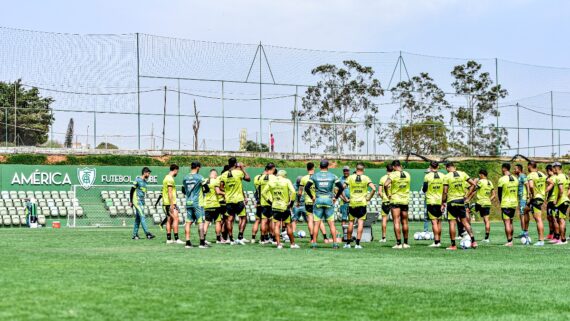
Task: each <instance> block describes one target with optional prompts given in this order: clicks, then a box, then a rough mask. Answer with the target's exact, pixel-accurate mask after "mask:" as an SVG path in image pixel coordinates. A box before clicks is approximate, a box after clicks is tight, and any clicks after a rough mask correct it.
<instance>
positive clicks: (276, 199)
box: [262, 170, 299, 249]
mask: <svg viewBox="0 0 570 321" xmlns="http://www.w3.org/2000/svg"><path fill="white" fill-rule="evenodd" d="M262 193H263V194H264V196H265V198H266V199H267V200H268V202H269V203H270V204H271V211H272V212H273V215H272V220H273V235H274V236H275V240H276V241H277V248H278V249H282V248H283V244H281V227H282V226H284V227H285V228H286V229H287V235H289V242H290V244H291V248H292V249H298V248H299V245H297V244H295V236H294V235H293V227H292V226H291V224H290V223H291V207H292V206H293V203H294V201H295V188H294V187H293V184H292V183H291V181H290V180H288V179H287V172H286V171H284V170H280V171H278V172H277V177H275V178H274V179H271V180H269V181H268V182H267V184H266V185H265V186H264V187H263V191H262Z"/></svg>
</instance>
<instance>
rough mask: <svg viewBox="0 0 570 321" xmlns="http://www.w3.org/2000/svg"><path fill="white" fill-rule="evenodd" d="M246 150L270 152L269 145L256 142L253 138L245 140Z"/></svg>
mask: <svg viewBox="0 0 570 321" xmlns="http://www.w3.org/2000/svg"><path fill="white" fill-rule="evenodd" d="M245 150H246V151H247V152H268V151H269V147H267V145H265V144H263V143H259V144H258V143H256V142H254V141H252V140H248V141H247V142H245Z"/></svg>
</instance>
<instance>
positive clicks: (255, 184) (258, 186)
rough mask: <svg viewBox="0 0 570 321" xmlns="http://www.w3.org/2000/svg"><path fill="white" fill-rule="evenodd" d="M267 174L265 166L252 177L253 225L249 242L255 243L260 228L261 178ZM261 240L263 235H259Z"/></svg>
mask: <svg viewBox="0 0 570 321" xmlns="http://www.w3.org/2000/svg"><path fill="white" fill-rule="evenodd" d="M265 175H267V168H265V169H264V170H263V173H261V174H257V175H255V176H254V177H253V187H254V188H255V192H254V197H255V222H253V226H252V227H251V243H255V238H256V237H257V232H258V231H259V230H260V224H261V212H262V207H261V180H262V178H263V177H264V176H265ZM261 240H263V235H262V236H261Z"/></svg>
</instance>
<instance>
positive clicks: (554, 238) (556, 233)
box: [546, 164, 560, 243]
mask: <svg viewBox="0 0 570 321" xmlns="http://www.w3.org/2000/svg"><path fill="white" fill-rule="evenodd" d="M546 175H548V178H547V179H546V180H547V187H546V195H548V203H547V204H546V218H547V220H548V230H549V233H548V236H546V239H548V240H550V243H556V242H558V241H560V230H559V226H558V219H557V218H556V217H557V216H558V214H557V213H556V212H557V210H556V201H557V200H558V188H554V187H557V186H558V184H557V183H556V181H557V176H556V175H555V174H554V170H553V168H552V165H551V164H548V165H546Z"/></svg>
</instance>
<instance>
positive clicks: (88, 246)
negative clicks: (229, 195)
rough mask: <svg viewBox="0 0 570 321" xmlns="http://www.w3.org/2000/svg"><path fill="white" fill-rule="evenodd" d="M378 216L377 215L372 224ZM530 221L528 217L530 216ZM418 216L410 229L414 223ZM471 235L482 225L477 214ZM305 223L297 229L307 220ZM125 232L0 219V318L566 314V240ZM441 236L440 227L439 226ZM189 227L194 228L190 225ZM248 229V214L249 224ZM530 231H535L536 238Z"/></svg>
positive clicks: (497, 227) (496, 228) (497, 233)
mask: <svg viewBox="0 0 570 321" xmlns="http://www.w3.org/2000/svg"><path fill="white" fill-rule="evenodd" d="M378 227H379V226H378V225H376V226H375V230H376V231H378V230H379V228H378ZM533 227H534V225H533ZM420 229H421V227H420V225H419V224H413V225H412V231H419V230H420ZM475 229H476V230H477V235H478V238H479V239H480V238H481V235H482V233H483V226H482V225H479V224H476V225H475ZM305 230H306V229H305ZM156 232H157V234H158V236H159V237H158V238H157V239H156V240H153V241H146V240H140V241H131V240H130V236H129V234H130V230H127V229H77V230H69V229H61V230H54V229H42V230H29V229H3V230H0V249H1V251H0V253H1V256H0V257H1V260H0V261H1V263H0V289H2V291H1V293H2V294H1V296H2V299H1V300H0V320H181V319H185V320H301V319H313V320H314V319H317V320H349V319H351V320H521V319H522V320H554V319H567V318H568V316H569V315H570V314H569V313H570V302H569V300H568V299H567V298H566V292H567V291H568V284H570V276H568V274H567V273H566V267H567V265H568V263H570V259H568V255H569V254H570V247H564V246H562V247H554V246H546V247H544V248H534V247H524V246H522V245H520V244H519V243H518V242H517V243H516V245H515V247H514V248H504V247H502V246H501V245H502V244H503V242H504V234H503V232H502V224H499V223H497V224H493V233H492V237H491V239H492V243H491V244H489V245H486V244H481V246H480V248H479V249H477V250H465V251H462V250H460V251H457V252H449V251H445V250H444V249H443V248H440V249H431V248H427V245H428V244H429V243H430V242H428V241H422V242H414V241H412V242H411V243H412V248H411V249H409V250H404V251H402V250H392V249H391V248H390V247H391V246H392V244H393V242H392V241H391V240H393V234H392V233H391V229H389V234H388V236H389V240H390V242H389V243H387V244H386V245H380V244H379V243H371V244H364V246H365V248H364V249H363V250H360V251H358V250H354V249H351V250H344V249H340V250H332V249H330V248H329V247H325V246H324V245H323V247H322V248H320V249H318V250H309V249H308V246H307V240H306V239H304V240H303V241H302V242H301V246H302V247H303V248H302V249H301V250H290V249H284V250H281V251H278V250H276V249H275V248H273V247H270V246H264V247H262V246H260V245H258V244H255V245H247V246H239V247H236V246H229V245H219V246H216V245H214V247H213V248H212V249H208V250H199V249H197V248H195V249H192V250H186V249H184V248H183V247H182V246H179V245H166V244H164V239H165V237H164V233H158V231H156ZM444 233H445V234H444V239H443V240H444V242H443V243H444V245H448V244H449V241H448V236H447V234H446V232H445V231H444ZM194 234H195V232H194ZM246 237H248V238H249V226H248V232H247V236H246ZM533 239H535V240H536V235H534V238H533Z"/></svg>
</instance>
